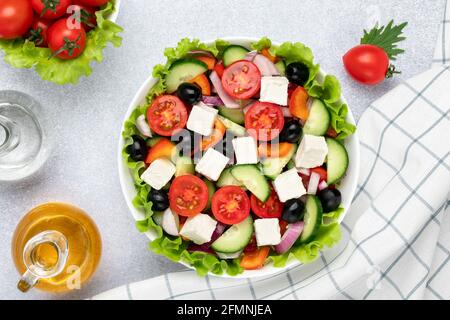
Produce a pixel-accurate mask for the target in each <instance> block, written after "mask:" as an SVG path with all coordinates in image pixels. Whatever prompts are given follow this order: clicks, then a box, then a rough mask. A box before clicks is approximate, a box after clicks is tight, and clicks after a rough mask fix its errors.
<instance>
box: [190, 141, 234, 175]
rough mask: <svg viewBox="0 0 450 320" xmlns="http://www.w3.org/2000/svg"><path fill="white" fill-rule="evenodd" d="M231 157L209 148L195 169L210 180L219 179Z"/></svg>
mask: <svg viewBox="0 0 450 320" xmlns="http://www.w3.org/2000/svg"><path fill="white" fill-rule="evenodd" d="M228 161H230V158H228V157H225V156H224V155H223V154H221V153H220V152H219V151H216V150H214V149H213V148H209V149H208V150H207V151H206V152H205V154H204V155H203V157H202V158H201V159H200V161H199V162H198V163H197V165H196V166H195V171H197V172H198V173H200V174H202V175H204V176H205V177H207V178H208V179H210V180H213V181H217V179H219V176H220V174H221V173H222V171H223V169H225V167H226V165H227V163H228Z"/></svg>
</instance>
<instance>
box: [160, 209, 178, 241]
mask: <svg viewBox="0 0 450 320" xmlns="http://www.w3.org/2000/svg"><path fill="white" fill-rule="evenodd" d="M162 228H163V229H164V231H165V232H166V233H168V234H170V235H172V236H178V234H179V232H180V219H179V217H178V214H176V213H175V212H172V210H170V208H167V209H166V211H164V213H163V217H162Z"/></svg>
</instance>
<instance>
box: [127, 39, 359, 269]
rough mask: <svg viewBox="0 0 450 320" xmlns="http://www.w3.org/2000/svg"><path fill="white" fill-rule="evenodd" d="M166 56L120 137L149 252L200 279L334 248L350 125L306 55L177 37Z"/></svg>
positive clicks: (335, 93)
mask: <svg viewBox="0 0 450 320" xmlns="http://www.w3.org/2000/svg"><path fill="white" fill-rule="evenodd" d="M165 55H166V57H167V63H166V64H165V65H157V66H156V67H155V68H154V71H153V76H154V77H155V78H158V79H159V80H158V82H157V83H156V84H155V85H154V86H153V88H152V89H151V90H150V92H149V94H148V98H147V100H148V103H147V104H145V105H142V106H139V107H137V108H136V110H135V111H134V112H133V113H132V115H131V117H130V118H129V119H128V121H126V123H125V129H124V131H123V136H124V139H125V148H124V149H123V157H124V161H125V162H126V163H127V165H128V167H129V168H130V169H131V172H132V174H133V177H134V181H135V185H136V189H137V196H136V198H135V200H134V205H135V206H136V207H138V208H142V209H143V210H144V211H145V213H146V219H145V220H142V221H138V222H137V227H138V229H139V230H141V231H148V230H149V229H153V230H154V231H156V232H157V234H158V237H157V239H155V240H153V241H152V242H151V243H150V248H151V249H152V250H153V251H155V252H157V253H160V254H163V255H165V256H167V257H169V258H170V259H172V260H174V261H180V260H182V261H184V262H186V263H189V264H190V265H192V266H193V267H194V268H196V270H197V271H198V273H199V274H206V273H208V272H212V273H215V274H222V273H224V272H226V273H228V274H230V275H236V274H239V273H241V272H243V271H244V270H254V269H259V268H262V267H263V266H264V265H265V264H266V263H268V262H270V261H272V262H273V263H274V265H275V266H284V265H285V264H286V262H287V260H288V259H289V257H290V256H294V257H296V258H297V259H299V260H300V261H301V262H304V263H306V262H310V261H312V260H314V259H316V258H317V256H318V255H319V254H320V250H321V249H322V248H323V247H324V246H328V247H330V246H332V245H333V244H334V243H336V242H337V241H338V240H339V237H340V229H339V224H338V217H339V215H340V214H341V213H342V211H343V208H342V207H341V193H340V191H339V182H340V181H341V180H342V179H343V178H344V177H345V174H346V171H347V168H348V164H349V157H348V154H347V151H346V148H345V146H344V144H343V140H344V139H345V138H346V137H348V136H349V135H351V134H352V133H353V132H354V131H355V127H354V126H353V125H352V124H350V123H347V122H346V120H345V117H346V114H347V111H348V108H347V106H346V105H345V104H343V103H342V102H341V100H340V96H341V92H340V86H339V82H338V81H337V79H336V78H335V77H334V76H331V75H327V76H325V77H324V78H322V79H320V77H319V76H318V73H319V66H318V65H317V64H315V63H314V61H313V55H312V52H311V50H310V49H309V48H307V47H306V46H305V45H303V44H302V43H291V42H286V43H283V44H281V45H280V46H275V45H272V43H271V41H270V40H269V39H267V38H262V39H261V40H260V41H257V42H255V43H253V44H252V45H251V47H249V48H247V47H244V46H241V45H237V44H233V43H228V42H227V41H223V40H217V41H216V42H215V43H214V44H212V45H206V44H204V43H201V42H200V41H198V40H193V41H191V40H189V39H183V40H182V41H180V43H179V44H178V47H176V48H169V49H166V51H165Z"/></svg>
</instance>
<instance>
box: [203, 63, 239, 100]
mask: <svg viewBox="0 0 450 320" xmlns="http://www.w3.org/2000/svg"><path fill="white" fill-rule="evenodd" d="M209 78H210V79H211V82H212V84H213V86H214V88H215V89H216V91H217V94H218V95H219V97H220V99H221V100H222V101H223V104H224V105H225V107H227V108H232V109H236V108H240V107H241V106H240V105H239V103H238V102H236V100H234V99H233V98H232V97H230V96H229V95H228V93H226V92H225V90H224V89H223V87H222V80H220V78H219V76H218V75H217V73H216V72H215V71H213V72H211V74H210V75H209Z"/></svg>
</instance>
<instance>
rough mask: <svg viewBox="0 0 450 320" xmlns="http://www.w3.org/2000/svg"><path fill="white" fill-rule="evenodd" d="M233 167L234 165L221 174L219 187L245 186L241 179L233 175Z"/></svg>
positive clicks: (218, 182) (218, 181)
mask: <svg viewBox="0 0 450 320" xmlns="http://www.w3.org/2000/svg"><path fill="white" fill-rule="evenodd" d="M232 168H233V167H228V168H226V169H225V170H223V171H222V173H221V174H220V177H219V180H217V186H218V187H219V188H221V187H223V186H239V187H242V186H244V185H243V184H242V183H241V182H239V180H237V179H236V178H235V177H233V175H232V174H231V169H232Z"/></svg>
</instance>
